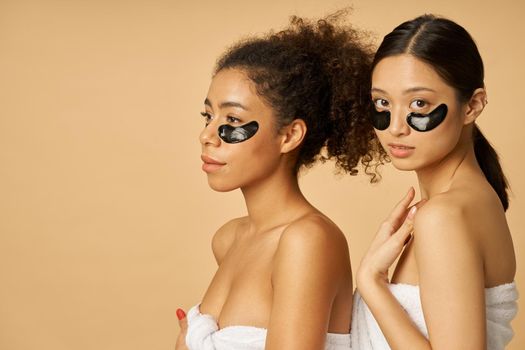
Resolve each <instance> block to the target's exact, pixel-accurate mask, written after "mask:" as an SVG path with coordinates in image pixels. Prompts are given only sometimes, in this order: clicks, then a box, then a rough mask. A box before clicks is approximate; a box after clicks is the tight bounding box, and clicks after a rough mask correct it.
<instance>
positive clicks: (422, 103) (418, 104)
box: [410, 100, 427, 109]
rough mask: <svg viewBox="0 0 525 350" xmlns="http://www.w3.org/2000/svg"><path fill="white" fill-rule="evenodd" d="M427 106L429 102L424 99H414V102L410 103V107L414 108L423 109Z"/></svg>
mask: <svg viewBox="0 0 525 350" xmlns="http://www.w3.org/2000/svg"><path fill="white" fill-rule="evenodd" d="M426 106H427V102H426V101H424V100H415V101H412V103H411V104H410V108H412V109H421V108H424V107H426Z"/></svg>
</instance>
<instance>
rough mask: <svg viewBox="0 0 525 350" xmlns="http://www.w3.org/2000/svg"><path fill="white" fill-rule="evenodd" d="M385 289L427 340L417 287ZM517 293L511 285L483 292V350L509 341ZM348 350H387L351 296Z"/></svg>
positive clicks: (356, 298) (500, 348) (369, 318)
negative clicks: (350, 338) (485, 329)
mask: <svg viewBox="0 0 525 350" xmlns="http://www.w3.org/2000/svg"><path fill="white" fill-rule="evenodd" d="M389 289H390V291H391V292H392V294H393V295H394V297H395V298H396V299H397V300H398V301H399V303H400V304H401V306H402V307H403V309H405V311H406V312H407V314H408V315H409V317H410V319H411V320H412V322H414V324H415V325H416V326H417V328H418V329H419V330H420V331H421V333H422V334H423V335H424V336H425V337H427V338H428V331H427V327H426V324H425V319H424V317H423V309H422V307H421V299H420V297H419V287H418V286H412V285H407V284H390V285H389ZM517 299H518V291H517V289H516V284H515V283H514V282H512V283H507V284H502V285H499V286H496V287H493V288H486V289H485V305H486V317H487V349H488V350H503V349H504V348H505V345H506V344H508V343H509V342H510V340H511V339H512V337H513V335H514V332H513V331H512V327H511V326H510V322H511V321H512V319H513V318H514V317H515V316H516V313H517V311H518V305H517V303H516V300H517ZM351 333H352V349H354V350H388V349H390V346H389V345H388V343H387V342H386V339H385V337H384V336H383V333H382V332H381V329H380V328H379V325H378V324H377V322H376V320H375V319H374V316H373V315H372V313H371V312H370V310H369V309H368V306H367V305H366V303H365V302H364V300H363V299H362V297H361V296H360V295H359V293H358V292H356V293H355V295H354V307H353V312H352V330H351Z"/></svg>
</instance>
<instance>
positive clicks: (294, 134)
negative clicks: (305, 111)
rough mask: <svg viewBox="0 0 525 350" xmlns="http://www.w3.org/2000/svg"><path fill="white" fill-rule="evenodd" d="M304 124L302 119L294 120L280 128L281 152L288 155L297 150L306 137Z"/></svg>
mask: <svg viewBox="0 0 525 350" xmlns="http://www.w3.org/2000/svg"><path fill="white" fill-rule="evenodd" d="M306 130H307V127H306V123H305V122H304V120H302V119H294V120H293V121H292V122H291V123H290V124H289V125H286V126H285V127H283V128H282V130H281V134H282V135H283V139H282V143H281V152H282V153H288V152H291V151H293V150H294V149H297V148H298V147H299V146H300V145H301V143H302V142H303V139H304V137H305V135H306Z"/></svg>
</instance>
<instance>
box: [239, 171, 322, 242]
mask: <svg viewBox="0 0 525 350" xmlns="http://www.w3.org/2000/svg"><path fill="white" fill-rule="evenodd" d="M241 190H242V193H243V195H244V200H245V202H246V208H247V209H248V217H249V220H250V226H251V228H252V230H253V232H261V231H266V230H268V229H271V228H273V227H277V226H281V225H284V224H287V223H289V222H290V221H292V220H293V219H294V218H297V217H299V216H301V214H302V213H306V212H307V211H308V210H309V209H313V207H312V206H311V205H310V203H308V201H307V200H306V198H305V197H304V196H303V194H302V192H301V190H300V189H299V183H298V180H297V176H296V175H295V174H293V173H287V172H280V171H277V172H276V173H275V174H274V175H272V176H270V177H268V178H266V179H264V180H263V181H260V182H258V183H257V184H253V185H250V186H246V187H244V188H242V189H241Z"/></svg>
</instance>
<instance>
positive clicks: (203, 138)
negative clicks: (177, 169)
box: [199, 120, 221, 146]
mask: <svg viewBox="0 0 525 350" xmlns="http://www.w3.org/2000/svg"><path fill="white" fill-rule="evenodd" d="M217 128H218V126H217V125H215V123H214V122H213V120H212V121H211V122H210V123H209V124H207V125H206V126H205V127H204V129H203V130H202V131H201V133H200V135H199V141H200V143H201V145H203V146H206V145H210V146H219V145H220V143H221V140H220V138H219V133H218V131H217Z"/></svg>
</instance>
